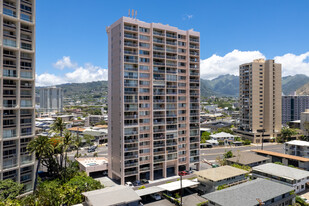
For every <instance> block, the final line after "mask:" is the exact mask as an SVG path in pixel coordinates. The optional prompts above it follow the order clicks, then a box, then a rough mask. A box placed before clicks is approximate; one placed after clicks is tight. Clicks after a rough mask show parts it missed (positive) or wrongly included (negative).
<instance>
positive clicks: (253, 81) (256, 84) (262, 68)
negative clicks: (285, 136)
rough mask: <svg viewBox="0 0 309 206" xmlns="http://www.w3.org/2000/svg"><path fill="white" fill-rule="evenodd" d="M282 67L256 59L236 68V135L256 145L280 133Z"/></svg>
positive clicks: (269, 61)
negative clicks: (237, 78) (237, 123)
mask: <svg viewBox="0 0 309 206" xmlns="http://www.w3.org/2000/svg"><path fill="white" fill-rule="evenodd" d="M281 93H282V92H281V64H277V63H275V62H274V60H267V61H265V60H264V59H257V60H254V61H253V62H251V63H247V64H242V65H240V67H239V104H240V126H239V130H238V132H239V133H241V134H243V135H244V136H246V137H247V138H249V139H251V140H252V141H253V142H255V143H260V142H261V141H262V135H264V136H263V137H264V140H265V141H268V140H269V139H270V138H274V137H276V136H277V134H278V133H280V131H281Z"/></svg>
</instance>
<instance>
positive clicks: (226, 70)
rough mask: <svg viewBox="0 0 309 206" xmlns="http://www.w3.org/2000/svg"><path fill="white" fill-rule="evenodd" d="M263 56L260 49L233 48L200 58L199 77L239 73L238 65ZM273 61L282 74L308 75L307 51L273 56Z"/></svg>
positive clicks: (209, 77) (208, 77)
mask: <svg viewBox="0 0 309 206" xmlns="http://www.w3.org/2000/svg"><path fill="white" fill-rule="evenodd" d="M258 58H264V59H266V57H265V56H264V54H262V53H261V52H260V51H239V50H234V51H232V52H229V53H227V54H226V55H224V56H218V55H216V54H214V55H212V56H211V57H209V58H207V59H204V60H202V59H201V78H203V79H213V78H216V77H218V76H220V75H224V74H233V75H238V74H239V65H241V64H243V63H248V62H252V60H254V59H258ZM274 60H275V62H277V63H280V64H282V76H288V75H295V74H305V75H307V76H309V52H306V53H304V54H300V55H295V54H291V53H288V54H285V55H283V56H276V57H274Z"/></svg>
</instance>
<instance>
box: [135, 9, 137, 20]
mask: <svg viewBox="0 0 309 206" xmlns="http://www.w3.org/2000/svg"><path fill="white" fill-rule="evenodd" d="M136 16H137V10H135V19H136Z"/></svg>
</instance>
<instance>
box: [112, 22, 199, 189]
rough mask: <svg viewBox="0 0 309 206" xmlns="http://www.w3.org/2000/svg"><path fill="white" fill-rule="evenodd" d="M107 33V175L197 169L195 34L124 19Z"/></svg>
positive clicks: (130, 177)
mask: <svg viewBox="0 0 309 206" xmlns="http://www.w3.org/2000/svg"><path fill="white" fill-rule="evenodd" d="M107 33H108V50H109V56H108V58H109V66H108V72H109V74H108V75H109V76H108V78H109V81H108V82H109V103H108V116H109V120H108V125H109V132H108V135H109V140H108V141H109V143H108V144H109V176H110V177H111V178H114V179H118V180H119V181H120V182H121V184H124V183H125V182H127V181H134V180H140V179H150V180H154V179H160V178H164V177H168V176H173V175H177V174H178V172H179V171H182V170H188V169H189V168H190V167H196V168H197V169H199V161H200V159H199V144H200V136H199V128H200V125H199V106H200V103H199V102H200V101H199V96H200V72H199V55H200V50H199V42H200V37H199V36H200V34H199V32H195V31H193V30H188V31H183V30H179V29H178V28H176V27H172V26H169V25H163V24H160V23H146V22H142V21H139V20H137V19H134V18H130V17H122V18H120V19H119V20H118V21H116V22H115V23H114V24H112V25H111V26H109V27H107Z"/></svg>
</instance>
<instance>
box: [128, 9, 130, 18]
mask: <svg viewBox="0 0 309 206" xmlns="http://www.w3.org/2000/svg"><path fill="white" fill-rule="evenodd" d="M130 13H131V12H130V9H129V13H128V17H130Z"/></svg>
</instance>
